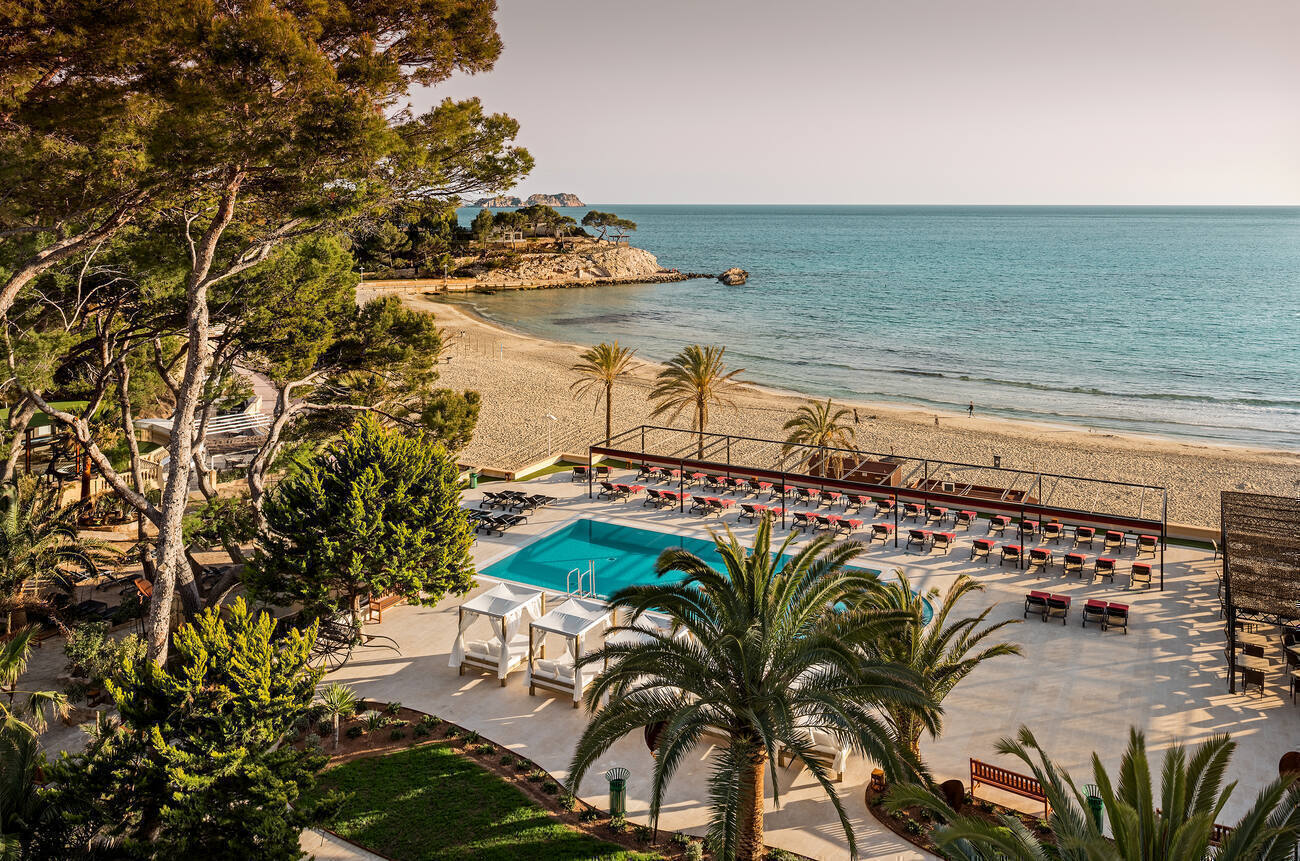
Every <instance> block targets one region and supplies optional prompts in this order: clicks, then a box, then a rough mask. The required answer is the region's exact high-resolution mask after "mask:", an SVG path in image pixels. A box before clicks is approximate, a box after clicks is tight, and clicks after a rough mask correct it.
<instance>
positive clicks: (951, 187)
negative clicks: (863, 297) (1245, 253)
mask: <svg viewBox="0 0 1300 861" xmlns="http://www.w3.org/2000/svg"><path fill="white" fill-rule="evenodd" d="M499 3H500V10H499V12H498V16H497V20H498V24H499V28H500V31H501V35H502V37H503V38H504V40H505V46H506V47H505V52H504V54H503V55H502V57H501V59H500V61H498V63H497V66H496V68H495V69H494V70H493V71H492V72H490V73H487V74H483V75H478V76H474V77H469V76H458V77H456V78H454V79H453V80H451V81H449V82H447V83H446V84H444V85H443V86H441V87H437V88H435V89H433V90H430V91H427V92H426V93H424V94H422V95H421V96H420V98H419V99H417V101H416V104H417V106H418V105H424V104H428V103H429V102H431V101H432V100H433V99H434V98H442V97H444V96H452V97H455V98H461V97H465V96H470V95H477V96H480V97H481V98H482V99H483V101H484V103H485V105H486V106H487V107H488V108H489V109H490V110H493V111H504V112H505V113H508V114H510V115H512V116H514V117H515V118H516V119H518V120H519V121H520V123H521V124H522V126H523V128H522V131H521V135H520V140H521V142H522V143H523V144H524V145H525V146H527V147H528V148H529V149H530V150H531V151H532V153H533V155H534V156H535V157H536V159H537V168H536V170H535V171H534V172H533V174H532V176H530V177H529V178H528V179H526V180H525V181H524V182H523V183H522V184H521V185H520V186H519V188H518V189H517V191H519V192H522V193H524V194H525V195H526V194H529V193H532V192H536V191H545V192H558V191H571V192H574V193H576V194H578V195H579V196H581V197H582V198H583V199H584V200H586V201H589V202H607V203H615V202H618V203H1080V204H1083V203H1097V204H1105V203H1114V204H1130V203H1135V204H1136V203H1151V204H1288V205H1294V204H1300V0H879V2H878V0H789V2H779V3H778V2H768V0H761V2H760V0H749V2H743V0H585V2H576V0H499Z"/></svg>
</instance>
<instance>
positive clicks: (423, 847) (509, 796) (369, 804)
mask: <svg viewBox="0 0 1300 861" xmlns="http://www.w3.org/2000/svg"><path fill="white" fill-rule="evenodd" d="M320 785H321V787H322V789H329V790H337V791H339V792H341V793H343V794H344V795H345V796H346V798H345V800H344V802H343V804H342V807H341V808H340V810H339V812H338V813H337V814H336V815H335V816H334V817H333V818H332V819H331V820H330V821H329V823H328V824H329V827H330V828H331V829H333V830H334V831H337V832H338V833H339V834H342V835H343V836H344V837H346V838H348V839H349V840H354V841H356V842H357V843H360V844H361V845H362V846H365V847H367V848H369V849H373V850H374V851H376V852H381V853H383V854H384V855H385V856H387V857H389V858H400V859H404V861H417V859H432V858H439V859H465V861H470V859H473V861H514V859H519V858H528V859H537V861H579V859H581V861H588V859H599V861H638V859H647V861H648V859H650V858H653V857H655V856H651V855H641V854H639V853H635V852H628V851H626V850H624V849H621V848H620V847H618V846H614V845H611V844H608V843H603V842H601V841H600V840H596V839H595V838H593V837H589V836H587V835H586V834H583V833H581V832H579V831H575V830H574V829H572V828H570V827H568V826H567V825H564V824H563V823H561V822H558V821H556V820H555V819H553V818H552V817H551V816H550V814H548V813H547V812H546V811H545V810H543V809H542V808H540V807H538V806H537V805H536V804H534V803H533V802H531V801H529V800H528V799H527V798H526V797H525V796H524V795H523V793H521V792H520V791H519V790H518V789H515V788H514V787H513V786H511V785H509V784H508V783H506V782H504V781H502V780H501V779H500V778H498V777H497V776H496V775H494V774H491V773H489V772H487V771H484V770H483V769H482V768H480V767H479V766H478V765H477V764H475V763H474V762H472V761H470V760H469V759H467V758H465V757H463V756H461V755H460V754H458V753H456V752H455V751H453V750H449V749H448V748H446V747H444V746H442V745H427V746H424V747H417V748H412V749H411V750H406V751H402V752H400V753H394V754H389V755H388V756H381V757H375V758H370V759H358V760H353V761H352V762H349V763H346V764H344V765H340V766H338V767H336V768H332V769H330V770H329V771H327V772H325V774H323V775H321V781H320Z"/></svg>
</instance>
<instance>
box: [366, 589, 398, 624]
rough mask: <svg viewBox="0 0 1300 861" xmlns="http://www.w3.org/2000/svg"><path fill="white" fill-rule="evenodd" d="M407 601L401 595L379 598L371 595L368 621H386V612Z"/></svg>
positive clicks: (367, 606)
mask: <svg viewBox="0 0 1300 861" xmlns="http://www.w3.org/2000/svg"><path fill="white" fill-rule="evenodd" d="M405 600H406V599H405V598H403V597H402V596H401V595H380V596H379V597H378V598H376V597H375V596H374V595H371V596H370V600H369V601H368V602H367V603H366V621H367V622H382V621H384V611H385V610H387V609H388V608H389V607H396V606H397V605H398V604H400V603H402V602H403V601H405Z"/></svg>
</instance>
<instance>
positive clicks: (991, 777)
mask: <svg viewBox="0 0 1300 861" xmlns="http://www.w3.org/2000/svg"><path fill="white" fill-rule="evenodd" d="M981 783H982V784H984V785H985V786H991V787H993V788H994V789H1001V790H1004V791H1006V792H1010V793H1013V794H1015V795H1019V796H1020V797H1022V798H1028V799H1029V800H1031V801H1041V802H1042V803H1043V816H1044V817H1047V816H1048V815H1049V814H1050V813H1051V807H1050V806H1048V803H1047V795H1046V794H1044V792H1043V785H1042V784H1041V783H1039V782H1038V779H1037V778H1035V777H1030V776H1028V775H1026V774H1018V773H1016V772H1014V771H1008V770H1007V769H1005V768H998V767H997V766H996V765H989V764H988V763H987V762H980V761H979V760H978V759H972V760H971V761H970V794H971V797H972V798H974V797H975V787H976V786H979V785H980V784H981Z"/></svg>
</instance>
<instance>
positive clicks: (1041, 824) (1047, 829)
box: [1034, 816, 1052, 834]
mask: <svg viewBox="0 0 1300 861" xmlns="http://www.w3.org/2000/svg"><path fill="white" fill-rule="evenodd" d="M1034 825H1035V827H1037V828H1038V833H1039V834H1051V833H1052V826H1050V825H1048V824H1047V820H1046V819H1043V818H1042V817H1041V816H1040V817H1039V818H1038V821H1037V822H1035V823H1034Z"/></svg>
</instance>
